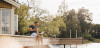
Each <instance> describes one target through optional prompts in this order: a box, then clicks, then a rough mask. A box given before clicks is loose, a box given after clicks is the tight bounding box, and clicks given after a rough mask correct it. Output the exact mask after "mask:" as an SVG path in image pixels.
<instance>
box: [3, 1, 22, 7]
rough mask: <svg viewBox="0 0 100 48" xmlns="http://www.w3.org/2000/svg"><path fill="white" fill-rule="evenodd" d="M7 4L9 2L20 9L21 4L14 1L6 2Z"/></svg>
mask: <svg viewBox="0 0 100 48" xmlns="http://www.w3.org/2000/svg"><path fill="white" fill-rule="evenodd" d="M4 1H5V2H8V3H9V4H12V5H13V6H16V7H20V4H19V3H17V2H15V1H13V0H4Z"/></svg>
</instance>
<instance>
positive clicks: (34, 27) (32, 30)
mask: <svg viewBox="0 0 100 48" xmlns="http://www.w3.org/2000/svg"><path fill="white" fill-rule="evenodd" d="M37 26H38V22H37V21H36V22H34V24H33V25H31V26H29V31H30V36H33V37H36V36H37V35H38V28H37Z"/></svg>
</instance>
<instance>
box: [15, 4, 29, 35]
mask: <svg viewBox="0 0 100 48" xmlns="http://www.w3.org/2000/svg"><path fill="white" fill-rule="evenodd" d="M28 10H29V7H27V6H26V5H21V6H20V8H17V9H16V10H15V14H17V15H18V30H19V32H21V34H23V33H24V32H27V30H28V24H27V22H28V20H27V17H28V16H29V13H28Z"/></svg>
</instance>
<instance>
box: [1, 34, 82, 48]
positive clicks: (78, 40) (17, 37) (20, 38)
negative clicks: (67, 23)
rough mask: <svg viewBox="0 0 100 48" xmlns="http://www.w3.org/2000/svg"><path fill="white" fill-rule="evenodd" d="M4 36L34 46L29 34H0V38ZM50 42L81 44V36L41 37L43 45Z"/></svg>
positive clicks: (24, 44) (25, 45)
mask: <svg viewBox="0 0 100 48" xmlns="http://www.w3.org/2000/svg"><path fill="white" fill-rule="evenodd" d="M6 38H10V39H14V40H16V41H18V42H19V43H20V44H21V45H22V46H23V47H25V48H27V47H30V48H31V47H32V46H36V39H35V37H30V36H20V35H15V36H14V35H13V36H11V35H0V40H5V39H6ZM50 44H60V45H61V44H66V45H70V44H82V38H43V45H50Z"/></svg>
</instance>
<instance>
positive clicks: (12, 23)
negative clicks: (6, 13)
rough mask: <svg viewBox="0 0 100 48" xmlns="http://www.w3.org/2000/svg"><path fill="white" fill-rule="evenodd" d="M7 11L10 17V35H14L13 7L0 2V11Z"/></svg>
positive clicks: (0, 26)
mask: <svg viewBox="0 0 100 48" xmlns="http://www.w3.org/2000/svg"><path fill="white" fill-rule="evenodd" d="M7 9H9V10H10V11H11V12H10V13H11V15H10V29H9V30H10V33H9V34H10V35H14V34H15V32H14V16H15V14H14V10H15V6H13V5H11V4H9V3H7V2H4V1H0V10H7ZM0 34H2V16H1V13H0Z"/></svg>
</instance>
